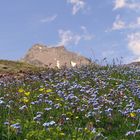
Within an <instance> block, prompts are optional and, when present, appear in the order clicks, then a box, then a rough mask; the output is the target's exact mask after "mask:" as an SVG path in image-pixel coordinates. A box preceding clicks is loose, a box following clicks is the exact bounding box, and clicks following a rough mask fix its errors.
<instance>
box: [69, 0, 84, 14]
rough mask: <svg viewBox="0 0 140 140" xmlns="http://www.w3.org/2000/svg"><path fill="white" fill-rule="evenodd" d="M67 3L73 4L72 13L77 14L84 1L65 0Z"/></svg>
mask: <svg viewBox="0 0 140 140" xmlns="http://www.w3.org/2000/svg"><path fill="white" fill-rule="evenodd" d="M67 2H68V3H70V4H72V5H73V8H72V14H73V15H75V14H77V13H78V12H79V11H80V10H83V9H84V8H85V6H86V3H85V2H84V1H83V0H67Z"/></svg>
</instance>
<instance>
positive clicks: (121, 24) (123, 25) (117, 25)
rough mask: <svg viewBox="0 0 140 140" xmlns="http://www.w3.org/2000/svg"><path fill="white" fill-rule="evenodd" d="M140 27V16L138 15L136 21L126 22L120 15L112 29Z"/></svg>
mask: <svg viewBox="0 0 140 140" xmlns="http://www.w3.org/2000/svg"><path fill="white" fill-rule="evenodd" d="M137 28H140V17H137V19H136V21H135V22H132V23H129V24H126V22H124V21H123V20H121V19H120V16H119V15H118V16H117V17H116V19H115V21H114V23H113V26H112V29H111V30H122V29H137Z"/></svg>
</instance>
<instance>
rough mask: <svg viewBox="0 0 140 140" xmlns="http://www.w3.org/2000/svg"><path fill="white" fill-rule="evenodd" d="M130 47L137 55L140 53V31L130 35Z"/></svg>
mask: <svg viewBox="0 0 140 140" xmlns="http://www.w3.org/2000/svg"><path fill="white" fill-rule="evenodd" d="M128 48H129V49H130V50H131V51H132V52H133V54H135V55H140V32H136V33H132V34H130V35H128Z"/></svg>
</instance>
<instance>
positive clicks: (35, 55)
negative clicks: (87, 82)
mask: <svg viewBox="0 0 140 140" xmlns="http://www.w3.org/2000/svg"><path fill="white" fill-rule="evenodd" d="M22 61H24V62H27V63H30V64H34V65H36V66H49V67H56V66H57V67H58V68H60V67H62V66H67V67H72V66H73V67H74V66H80V65H87V64H89V63H90V60H89V59H87V58H85V57H83V56H80V55H78V54H76V53H73V52H70V51H68V50H66V48H65V47H64V46H58V47H47V46H44V45H40V44H36V45H34V46H33V47H32V48H31V49H29V51H28V52H27V54H26V55H25V57H24V58H23V59H22Z"/></svg>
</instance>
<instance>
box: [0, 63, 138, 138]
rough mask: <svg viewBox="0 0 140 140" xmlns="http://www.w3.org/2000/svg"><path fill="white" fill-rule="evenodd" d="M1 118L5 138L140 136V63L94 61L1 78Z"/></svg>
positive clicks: (2, 136)
mask: <svg viewBox="0 0 140 140" xmlns="http://www.w3.org/2000/svg"><path fill="white" fill-rule="evenodd" d="M7 63H8V62H7ZM13 65H14V64H13ZM20 65H21V63H19V64H17V67H20ZM0 121H1V122H0V138H1V139H2V140H24V139H27V140H98V139H100V140H105V139H106V140H139V139H140V71H139V68H134V67H133V68H131V67H125V66H107V67H99V66H98V67H96V66H92V65H90V66H83V67H81V68H63V69H47V70H43V71H37V72H36V73H35V74H28V76H26V77H25V78H24V79H21V80H16V79H14V80H12V79H11V81H10V82H9V81H8V80H6V79H4V80H0Z"/></svg>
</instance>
